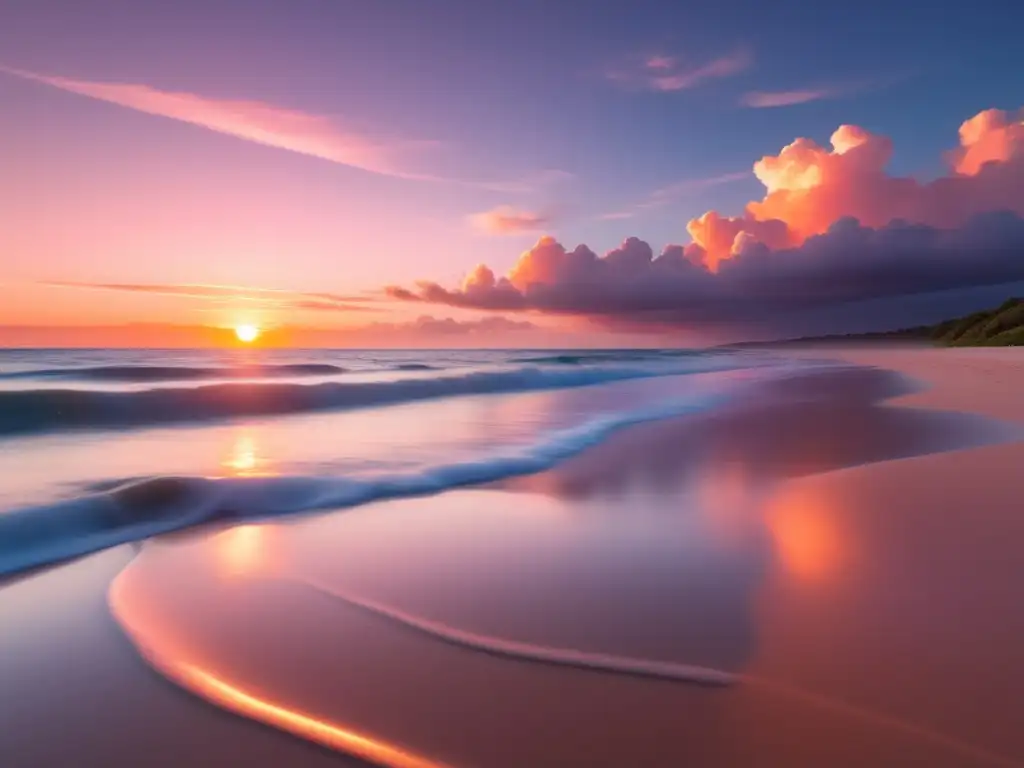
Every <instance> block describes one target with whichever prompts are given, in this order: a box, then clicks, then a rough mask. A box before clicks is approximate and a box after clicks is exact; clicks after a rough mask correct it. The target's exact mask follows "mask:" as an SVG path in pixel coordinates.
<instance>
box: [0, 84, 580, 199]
mask: <svg viewBox="0 0 1024 768" xmlns="http://www.w3.org/2000/svg"><path fill="white" fill-rule="evenodd" d="M0 72H4V73H6V74H8V75H13V76H15V77H20V78H22V79H24V80H30V81H32V82H36V83H42V84H44V85H48V86H51V87H53V88H58V89H60V90H62V91H66V92H68V93H74V94H78V95H80V96H86V97H88V98H91V99H96V100H98V101H105V102H108V103H110V104H117V105H118V106H122V107H126V108H127V109H133V110H136V111H138V112H144V113H146V114H149V115H158V116H160V117H167V118H170V119H172V120H179V121H181V122H184V123H189V124H191V125H196V126H200V127H202V128H206V129H208V130H211V131H214V132H216V133H222V134H226V135H228V136H234V137H236V138H239V139H243V140H245V141H250V142H253V143H256V144H262V145H264V146H267V147H274V148H277V149H283V150H287V151H289V152H295V153H297V154H300V155H308V156H310V157H316V158H319V159H321V160H327V161H329V162H332V163H337V164H339V165H345V166H349V167H351V168H359V169H361V170H364V171H369V172H371V173H377V174H381V175H384V176H392V177H396V178H400V179H410V180H415V181H433V182H441V183H446V184H455V185H460V186H468V187H474V188H479V189H487V190H490V191H500V192H510V193H515V192H523V191H532V190H534V189H536V188H537V187H538V186H543V185H546V184H550V183H553V181H555V180H557V179H562V178H564V177H565V176H567V175H568V174H565V173H564V172H561V171H554V170H549V171H542V172H540V173H539V174H533V175H531V176H528V177H524V178H523V179H520V180H514V181H476V180H466V179H457V178H449V177H444V176H437V175H433V174H429V173H418V172H413V171H411V170H409V165H410V164H411V163H412V162H413V161H414V160H416V159H418V158H419V157H420V156H421V155H422V154H423V152H424V150H429V149H432V148H435V147H436V146H438V142H436V141H429V140H408V139H396V138H385V137H382V136H380V135H379V134H378V133H371V132H368V131H365V130H356V129H355V128H353V127H351V126H345V125H342V124H341V123H340V122H339V121H338V120H335V119H332V118H328V117H324V116H321V115H314V114H309V113H306V112H301V111H298V110H294V109H288V108H286V107H280V106H276V105H274V104H268V103H266V102H262V101H252V100H238V99H221V98H213V97H209V96H202V95H199V94H195V93H188V92H184V91H162V90H159V89H157V88H154V87H152V86H149V85H145V84H141V83H110V82H94V81H89V80H74V79H71V78H67V77H57V76H54V75H44V74H39V73H36V72H29V71H27V70H22V69H15V68H11V67H4V66H0Z"/></svg>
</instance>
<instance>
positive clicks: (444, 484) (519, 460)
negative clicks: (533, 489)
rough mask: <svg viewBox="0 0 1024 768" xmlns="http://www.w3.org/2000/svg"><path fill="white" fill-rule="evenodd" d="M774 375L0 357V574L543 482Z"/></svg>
mask: <svg viewBox="0 0 1024 768" xmlns="http://www.w3.org/2000/svg"><path fill="white" fill-rule="evenodd" d="M793 365H794V363H792V362H786V361H782V360H780V359H778V358H775V357H773V356H772V355H770V354H767V353H762V352H750V351H735V350H733V351H721V350H711V351H702V350H687V349H673V350H525V349H515V350H258V349H254V350H249V349H245V350H124V349H117V350H111V349H75V350H19V349H7V350H0V478H2V482H0V574H4V573H11V572H15V571H18V570H22V569H25V568H30V567H34V566H40V565H45V564H47V563H51V562H55V561H59V560H62V559H66V558H68V557H73V556H77V555H81V554H85V553H87V552H92V551H96V550H99V549H103V548H106V547H109V546H112V545H115V544H119V543H123V542H127V541H134V540H140V539H143V538H147V537H150V536H153V535H156V534H160V533H166V532H169V531H173V530H178V529H182V528H187V527H190V526H193V525H197V524H200V523H204V522H209V521H213V520H235V519H259V518H268V517H274V516H281V515H288V514H294V513H301V512H310V511H316V510H324V509H333V508H342V507H353V506H356V505H359V504H362V503H365V502H369V501H374V500H380V499H386V498H391V497H399V496H411V495H423V494H431V493H438V492H441V491H444V490H446V489H448V488H453V487H458V486H467V485H474V484H480V483H487V482H493V481H498V480H502V479H505V478H509V477H512V476H516V475H524V474H530V473H534V472H538V471H541V470H544V469H548V468H550V467H552V466H554V465H556V464H558V463H559V462H562V461H565V460H566V459H568V458H570V457H572V456H574V455H576V454H578V453H579V452H581V451H582V450H584V449H585V448H587V447H589V446H592V445H595V444H596V443H599V442H601V441H602V440H604V439H605V438H606V437H608V436H609V435H610V434H612V433H613V432H615V431H617V430H619V429H621V428H623V427H625V426H628V425H631V424H636V423H638V422H644V421H652V420H656V419H665V418H670V417H674V416H679V415H682V414H685V413H688V412H693V411H697V410H702V409H708V408H712V407H714V406H715V405H716V403H719V402H721V401H722V400H723V399H727V398H729V397H733V396H736V393H737V390H738V388H742V386H749V385H750V383H751V382H752V381H757V380H761V379H763V378H765V377H766V376H772V375H774V374H776V373H778V372H779V371H780V370H790V369H791V368H792V366H793Z"/></svg>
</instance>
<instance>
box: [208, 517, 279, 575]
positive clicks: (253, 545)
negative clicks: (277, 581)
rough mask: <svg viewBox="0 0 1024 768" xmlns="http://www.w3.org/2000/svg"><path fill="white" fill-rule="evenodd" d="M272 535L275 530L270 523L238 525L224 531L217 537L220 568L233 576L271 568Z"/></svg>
mask: <svg viewBox="0 0 1024 768" xmlns="http://www.w3.org/2000/svg"><path fill="white" fill-rule="evenodd" d="M272 536H273V529H272V528H271V527H270V526H267V525H255V524H254V525H239V526H236V527H234V528H229V529H228V530H226V531H224V533H222V534H220V535H218V536H217V538H216V541H217V549H216V552H217V564H218V569H219V570H220V572H221V573H223V574H224V575H225V576H228V577H233V578H240V577H245V576H252V575H255V574H258V573H261V572H267V571H268V570H271V569H272V567H273V566H272V558H271V556H270V551H269V546H270V543H271V541H270V539H271V538H272Z"/></svg>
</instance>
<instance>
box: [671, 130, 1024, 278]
mask: <svg viewBox="0 0 1024 768" xmlns="http://www.w3.org/2000/svg"><path fill="white" fill-rule="evenodd" d="M831 145H832V146H831V149H829V148H826V147H822V146H820V145H818V144H817V143H816V142H814V141H813V140H811V139H806V138H800V139H796V140H795V141H793V142H792V143H791V144H789V145H788V146H786V147H783V149H782V151H780V152H779V154H777V155H767V156H765V157H763V158H761V159H760V160H759V161H757V162H756V163H755V164H754V175H755V176H757V178H758V180H760V181H761V183H762V184H764V186H765V190H766V193H765V195H764V197H763V198H762V199H761V200H755V201H752V202H750V203H748V204H747V206H746V209H745V210H744V212H743V214H742V215H740V216H732V217H730V216H723V215H720V214H718V213H716V212H713V211H712V212H708V213H706V214H704V215H703V216H701V217H698V218H696V219H693V220H692V221H691V222H690V223H689V224H688V225H687V230H688V231H689V232H690V235H691V237H693V239H694V242H696V243H697V244H698V245H700V246H701V247H702V248H703V249H704V250H705V251H706V253H707V259H708V263H709V264H710V265H711V266H712V268H714V266H715V265H717V264H718V263H720V262H721V261H723V260H725V259H728V258H730V257H731V256H733V255H734V245H735V243H734V242H733V241H734V240H735V237H736V236H737V235H738V234H739V233H740V232H743V233H746V234H745V236H744V239H745V241H748V242H749V241H750V240H753V241H756V242H761V243H763V244H765V245H767V246H768V247H769V248H779V247H784V246H789V245H798V244H800V243H802V242H803V241H804V240H806V239H807V238H808V237H811V236H813V235H820V234H823V233H824V232H826V231H827V230H828V228H829V227H830V226H831V225H832V224H833V223H834V222H836V221H838V220H839V219H841V218H844V217H853V218H855V219H857V220H858V221H860V222H861V223H862V224H865V225H867V226H871V227H879V226H883V225H885V224H888V223H889V222H891V221H893V220H895V219H902V220H905V221H909V222H915V223H920V224H927V225H932V226H941V227H949V226H959V225H960V224H963V223H964V222H965V221H966V220H967V219H968V218H970V217H971V216H973V215H975V214H977V213H981V212H984V211H993V210H1010V211H1015V212H1018V213H1022V212H1024V121H1022V118H1021V116H1020V115H1019V114H1018V115H1017V116H1014V115H1012V114H1010V113H1007V112H1003V111H1001V110H987V111H986V112H982V113H980V114H979V115H976V116H975V117H973V118H971V119H970V120H967V121H966V122H965V123H964V124H963V126H962V127H961V129H960V147H959V148H957V149H955V150H953V151H952V152H951V153H949V159H950V161H951V165H952V169H951V170H952V173H951V174H949V175H946V176H943V177H941V178H938V179H935V180H934V181H931V182H927V183H922V182H919V181H917V180H916V179H912V178H908V177H899V176H890V175H889V174H888V173H887V172H886V166H887V165H888V162H889V159H890V157H891V156H892V151H893V147H892V142H891V141H890V140H889V139H888V138H886V137H884V136H879V135H876V134H873V133H870V132H869V131H867V130H865V129H863V128H860V127H858V126H855V125H842V126H840V127H839V128H838V129H837V130H836V131H835V132H834V133H833V134H832V138H831ZM730 238H731V239H730Z"/></svg>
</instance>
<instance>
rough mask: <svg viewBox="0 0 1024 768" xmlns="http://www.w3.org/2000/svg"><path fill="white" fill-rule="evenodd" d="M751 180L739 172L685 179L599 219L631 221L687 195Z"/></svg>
mask: <svg viewBox="0 0 1024 768" xmlns="http://www.w3.org/2000/svg"><path fill="white" fill-rule="evenodd" d="M749 178H750V171H739V172H734V173H721V174H718V175H716V176H707V177H705V178H700V179H684V180H683V181H678V182H676V183H675V184H669V185H668V186H665V187H660V188H659V189H656V190H654V191H653V192H651V193H650V194H649V195H648V196H647V197H645V198H644V199H643V200H641V201H640V202H637V203H633V204H632V205H629V206H626V207H624V208H622V209H620V210H618V211H611V212H609V213H603V214H601V215H600V216H598V217H597V218H598V219H601V220H605V221H609V220H610V221H614V220H618V219H631V218H633V217H634V216H636V215H637V214H638V213H640V212H641V211H645V210H650V209H652V208H661V207H663V206H666V205H669V204H671V203H674V202H676V201H677V200H679V199H681V198H683V197H685V196H687V195H692V194H693V193H694V192H699V191H701V190H703V189H707V188H709V187H717V186H719V185H722V184H731V183H732V182H735V181H743V180H745V179H749Z"/></svg>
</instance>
